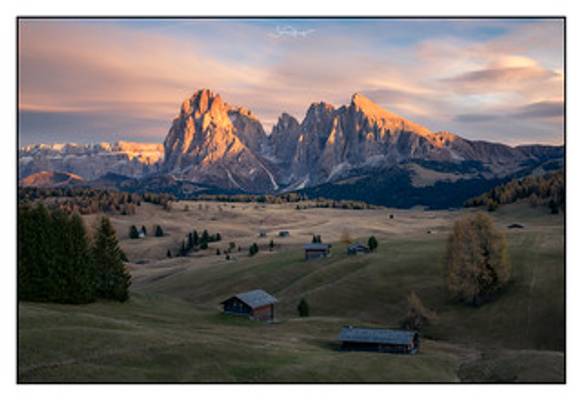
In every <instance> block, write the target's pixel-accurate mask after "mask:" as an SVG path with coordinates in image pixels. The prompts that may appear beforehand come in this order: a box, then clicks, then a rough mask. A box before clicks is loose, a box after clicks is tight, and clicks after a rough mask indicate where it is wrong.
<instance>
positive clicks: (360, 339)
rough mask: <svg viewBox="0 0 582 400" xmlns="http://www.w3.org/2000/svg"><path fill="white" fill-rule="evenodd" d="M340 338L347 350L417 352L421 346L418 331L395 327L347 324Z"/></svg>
mask: <svg viewBox="0 0 582 400" xmlns="http://www.w3.org/2000/svg"><path fill="white" fill-rule="evenodd" d="M338 340H339V341H340V342H341V349H342V350H345V351H376V352H380V353H406V354H415V353H416V352H417V351H418V349H419V346H420V339H419V336H418V332H416V331H405V330H395V329H378V328H356V327H352V326H345V327H344V328H342V330H341V332H340V334H339V336H338Z"/></svg>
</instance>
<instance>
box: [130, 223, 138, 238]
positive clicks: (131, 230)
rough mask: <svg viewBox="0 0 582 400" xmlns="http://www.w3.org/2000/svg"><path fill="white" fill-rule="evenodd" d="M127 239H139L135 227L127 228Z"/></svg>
mask: <svg viewBox="0 0 582 400" xmlns="http://www.w3.org/2000/svg"><path fill="white" fill-rule="evenodd" d="M129 238H130V239H139V231H138V230H137V227H136V226H135V225H132V226H131V227H130V228H129Z"/></svg>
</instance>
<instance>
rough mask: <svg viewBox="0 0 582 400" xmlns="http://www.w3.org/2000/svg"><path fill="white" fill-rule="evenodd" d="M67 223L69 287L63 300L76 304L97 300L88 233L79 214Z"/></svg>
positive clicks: (94, 272) (67, 277)
mask: <svg viewBox="0 0 582 400" xmlns="http://www.w3.org/2000/svg"><path fill="white" fill-rule="evenodd" d="M67 225H68V226H67V228H68V229H67V232H66V233H65V236H66V237H67V239H66V240H67V243H68V247H69V248H68V251H67V261H66V264H65V265H66V266H67V269H66V280H65V281H66V284H67V287H66V290H65V292H64V293H65V294H66V295H65V296H63V298H62V299H61V300H62V301H64V302H66V303H74V304H82V303H89V302H92V301H94V300H95V296H96V281H97V280H96V271H95V264H94V263H93V257H92V254H91V248H90V245H89V241H88V239H87V233H86V230H85V226H84V224H83V220H82V219H81V217H80V216H79V214H76V213H75V214H73V216H72V217H71V218H70V219H69V222H68V224H67Z"/></svg>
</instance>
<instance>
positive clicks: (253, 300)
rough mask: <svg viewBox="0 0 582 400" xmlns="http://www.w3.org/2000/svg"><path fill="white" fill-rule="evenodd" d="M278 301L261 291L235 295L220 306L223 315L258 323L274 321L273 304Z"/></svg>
mask: <svg viewBox="0 0 582 400" xmlns="http://www.w3.org/2000/svg"><path fill="white" fill-rule="evenodd" d="M277 302H278V300H277V299H276V298H275V297H274V296H272V295H270V294H269V293H267V292H265V291H264V290H261V289H256V290H251V291H250V292H244V293H239V294H236V295H234V296H232V297H230V298H228V299H226V300H225V301H223V302H222V303H221V304H222V306H223V312H224V314H229V315H239V316H245V317H248V318H249V319H253V320H259V321H273V320H274V319H275V304H276V303H277Z"/></svg>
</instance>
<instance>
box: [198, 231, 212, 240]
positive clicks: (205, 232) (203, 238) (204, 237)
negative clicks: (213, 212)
mask: <svg viewBox="0 0 582 400" xmlns="http://www.w3.org/2000/svg"><path fill="white" fill-rule="evenodd" d="M209 239H210V235H209V234H208V231H207V230H206V229H204V232H202V237H201V238H200V241H201V242H206V243H208V242H209V241H210V240H209Z"/></svg>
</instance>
